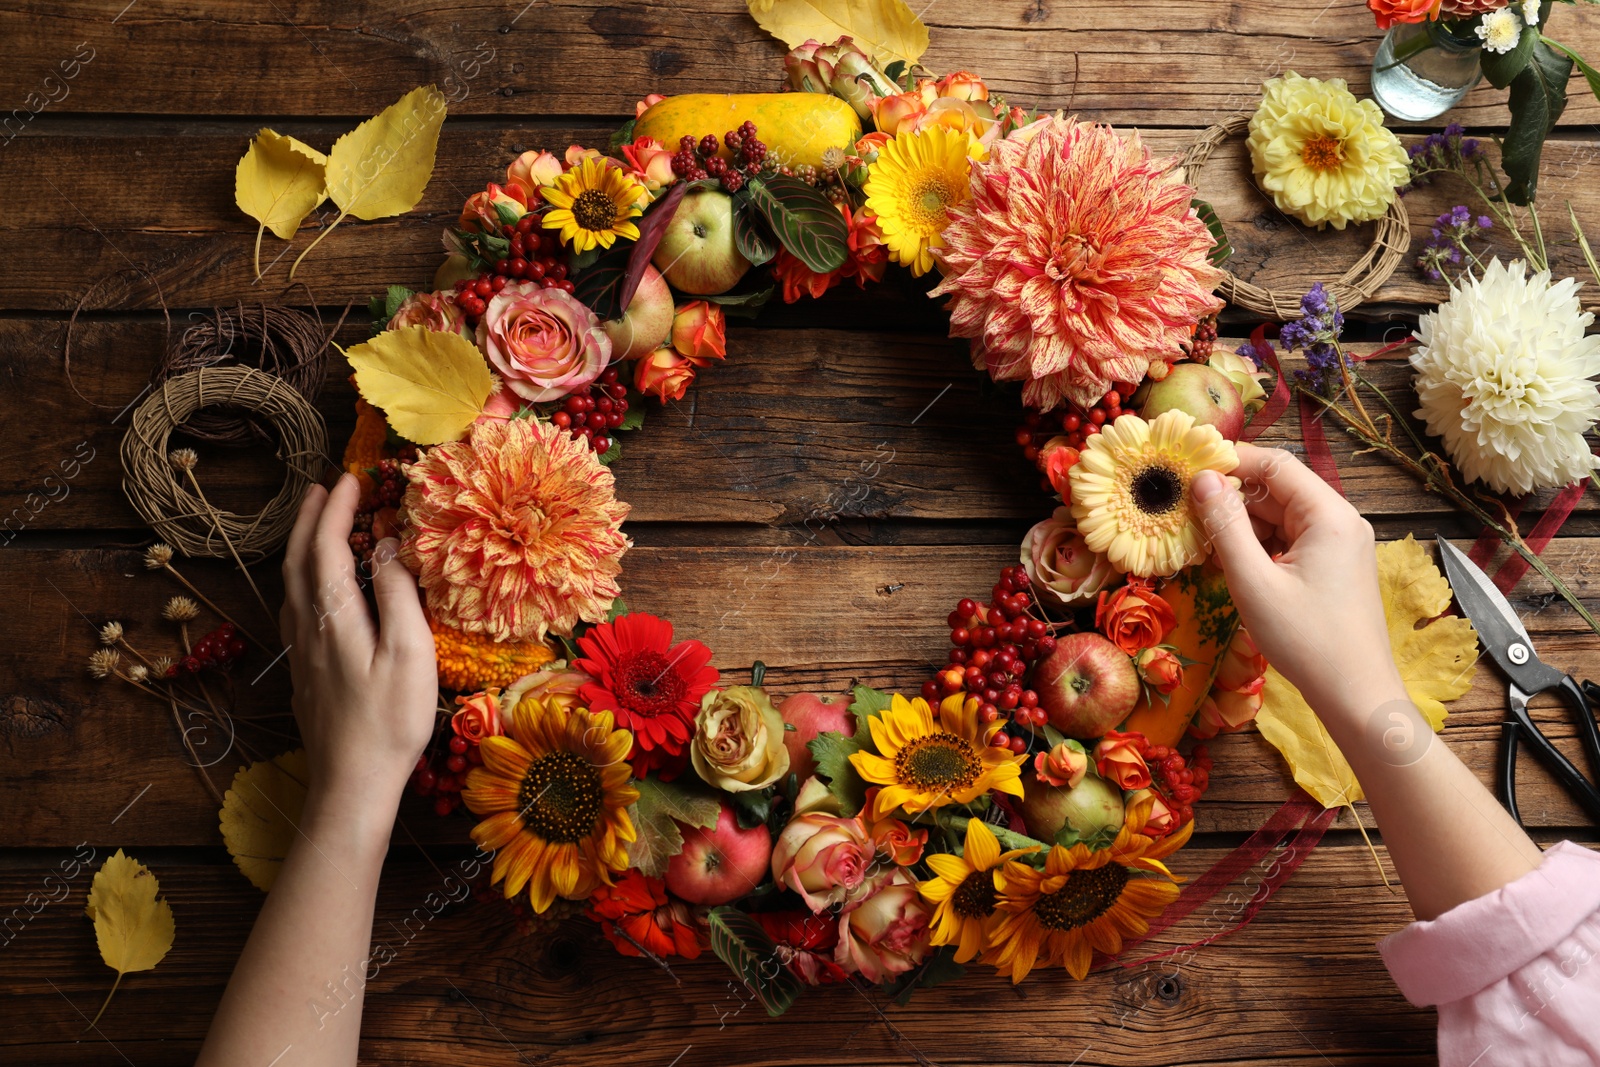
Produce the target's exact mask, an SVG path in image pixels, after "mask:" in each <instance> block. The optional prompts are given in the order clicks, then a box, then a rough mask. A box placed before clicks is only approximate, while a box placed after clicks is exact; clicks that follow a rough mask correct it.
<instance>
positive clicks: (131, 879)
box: [84, 848, 175, 1028]
mask: <svg viewBox="0 0 1600 1067" xmlns="http://www.w3.org/2000/svg"><path fill="white" fill-rule="evenodd" d="M160 890H161V886H160V884H159V883H157V882H156V876H155V875H153V874H151V873H150V869H149V868H148V867H146V866H145V865H144V864H142V863H140V862H139V861H138V860H136V859H134V858H133V857H132V856H126V855H123V852H122V850H121V849H120V848H119V849H117V852H116V855H114V856H112V857H110V858H109V859H107V860H106V861H105V863H103V864H101V865H100V869H99V870H98V871H96V872H95V875H94V881H93V882H92V883H91V884H90V886H89V903H88V906H87V907H86V908H84V912H85V914H87V915H88V916H89V918H90V919H92V920H93V921H94V937H95V940H96V941H97V942H98V943H99V945H100V958H101V959H102V960H105V963H106V966H107V967H110V968H111V969H112V970H114V971H116V972H117V980H116V981H115V982H113V983H112V984H111V993H107V994H106V1001H105V1004H102V1005H100V1011H99V1012H97V1013H96V1014H95V1017H94V1022H91V1023H90V1024H89V1026H90V1027H91V1028H92V1027H93V1026H94V1024H95V1023H97V1022H99V1021H100V1016H101V1015H103V1014H105V1010H106V1004H110V1003H111V994H112V993H115V992H116V991H117V986H118V985H121V984H122V976H123V975H125V974H130V973H132V972H134V971H148V970H150V969H151V968H152V967H154V966H155V965H156V964H158V963H160V962H161V961H162V959H163V958H164V957H165V956H166V954H167V951H168V950H169V949H171V948H172V938H173V935H174V933H175V927H174V925H173V922H172V908H171V907H170V906H169V905H168V904H167V902H166V901H165V900H159V899H157V897H156V894H157V893H158V892H160Z"/></svg>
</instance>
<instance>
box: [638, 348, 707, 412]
mask: <svg viewBox="0 0 1600 1067" xmlns="http://www.w3.org/2000/svg"><path fill="white" fill-rule="evenodd" d="M692 381H694V363H692V362H691V361H690V360H689V359H688V358H687V357H685V356H680V355H678V353H677V352H675V351H673V350H672V349H671V348H658V349H656V350H655V351H654V352H651V353H650V354H649V355H647V356H644V357H643V358H641V359H639V360H637V361H635V363H634V368H633V387H634V388H635V389H637V390H639V392H641V393H648V394H650V395H651V396H653V397H655V398H656V399H657V400H660V401H661V402H662V403H665V402H666V401H668V400H682V399H683V394H684V393H687V392H688V391H689V383H690V382H692Z"/></svg>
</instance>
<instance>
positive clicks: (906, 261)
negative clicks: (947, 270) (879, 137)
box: [862, 126, 970, 278]
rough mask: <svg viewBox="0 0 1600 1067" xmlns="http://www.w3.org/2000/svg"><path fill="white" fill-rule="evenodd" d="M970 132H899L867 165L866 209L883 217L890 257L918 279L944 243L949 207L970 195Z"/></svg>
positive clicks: (880, 223) (880, 224) (940, 129)
mask: <svg viewBox="0 0 1600 1067" xmlns="http://www.w3.org/2000/svg"><path fill="white" fill-rule="evenodd" d="M969 165H970V161H969V160H968V158H967V135H966V134H964V133H961V132H960V131H958V130H952V129H949V128H948V127H942V126H941V127H934V128H931V129H926V130H923V131H921V132H920V133H897V134H895V136H894V138H893V139H892V140H890V141H888V142H887V143H885V144H884V146H883V148H882V149H881V150H880V151H879V152H878V158H877V159H876V160H874V161H873V162H872V165H871V166H869V167H868V168H867V184H866V185H865V186H863V187H862V191H863V192H865V193H866V194H867V210H868V211H869V212H870V213H872V214H874V215H876V216H877V217H878V229H880V230H882V231H883V240H884V244H886V245H888V246H889V258H890V259H892V260H894V261H895V262H896V263H899V264H901V265H903V266H907V267H910V268H911V273H912V274H913V275H916V276H917V277H919V278H920V277H921V276H922V275H924V274H926V273H928V269H929V268H930V267H932V266H933V250H934V249H935V248H943V247H944V238H943V237H942V236H940V235H941V234H942V233H943V232H944V228H945V225H946V224H947V223H948V222H949V221H950V218H949V216H948V215H946V214H945V209H946V208H947V207H951V206H954V205H956V204H960V203H964V202H965V201H966V199H967V197H968V195H969V191H970V186H969V184H968V183H969V175H968V169H969Z"/></svg>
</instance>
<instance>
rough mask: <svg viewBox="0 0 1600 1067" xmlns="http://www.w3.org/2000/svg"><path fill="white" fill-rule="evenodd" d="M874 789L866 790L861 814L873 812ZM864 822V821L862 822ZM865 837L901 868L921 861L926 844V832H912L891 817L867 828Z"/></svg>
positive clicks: (909, 828)
mask: <svg viewBox="0 0 1600 1067" xmlns="http://www.w3.org/2000/svg"><path fill="white" fill-rule="evenodd" d="M875 793H877V790H876V789H869V790H867V801H866V803H865V804H864V805H862V808H861V810H862V812H863V813H866V812H869V811H872V810H873V803H872V801H873V795H874V794H875ZM863 821H864V820H863ZM867 836H869V837H871V838H872V843H873V845H874V846H875V847H876V848H877V850H878V851H879V852H881V853H883V854H884V855H886V856H888V857H890V858H891V859H893V860H894V862H895V864H896V865H898V866H901V867H910V866H911V865H912V864H914V863H916V862H917V861H919V860H921V859H922V850H923V848H924V846H926V845H927V843H928V831H927V830H912V829H911V827H909V826H907V825H906V824H905V823H903V822H901V821H900V820H899V819H896V818H893V817H885V818H882V819H879V820H878V821H877V822H874V823H872V824H871V825H870V826H868V827H867Z"/></svg>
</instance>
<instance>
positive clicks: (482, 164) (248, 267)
mask: <svg viewBox="0 0 1600 1067" xmlns="http://www.w3.org/2000/svg"><path fill="white" fill-rule="evenodd" d="M141 6H142V3H141ZM536 10H537V9H536ZM1578 14H1580V15H1588V16H1589V17H1591V18H1593V19H1595V20H1596V21H1597V22H1600V12H1587V11H1585V12H1578ZM1597 51H1600V49H1597ZM1574 93H1576V88H1575V89H1574ZM1086 115H1088V116H1090V117H1097V118H1106V117H1107V116H1104V115H1099V114H1097V113H1095V112H1092V111H1090V112H1086ZM1203 121H1204V120H1203ZM260 125H261V124H260V123H244V122H225V123H212V122H207V123H191V122H183V123H179V122H168V121H148V120H141V121H131V122H130V121H120V120H118V121H108V120H102V119H88V120H82V121H79V120H72V121H64V122H60V121H54V120H52V117H51V116H50V115H49V114H46V115H44V116H41V118H40V119H39V120H38V121H37V122H36V123H34V124H33V125H32V126H30V128H29V132H28V133H27V134H26V135H24V136H22V137H19V138H18V139H17V140H15V141H14V142H13V143H11V144H10V145H7V146H5V147H4V148H3V149H0V182H4V183H5V185H6V187H7V188H8V190H10V191H11V194H12V196H13V197H14V198H15V199H14V201H13V206H11V207H10V208H8V210H7V212H6V213H5V215H4V217H0V235H3V238H0V239H4V240H5V241H7V242H8V243H10V242H15V244H16V247H19V248H33V247H48V248H50V249H51V254H50V255H49V256H47V257H40V256H37V255H26V256H7V257H0V309H36V308H44V309H51V310H71V309H72V308H73V307H75V306H76V305H77V304H78V302H79V301H80V300H83V301H84V306H86V307H88V308H91V309H122V310H126V309H145V310H153V309H157V308H159V307H160V305H161V300H162V299H164V300H165V301H166V303H167V305H168V306H170V307H172V308H175V309H180V310H179V311H178V317H179V319H180V320H181V319H182V318H183V316H184V314H185V313H184V311H183V310H181V309H186V308H197V307H207V306H210V305H212V304H214V303H233V302H235V301H238V300H241V299H244V300H262V299H268V300H285V301H289V302H293V303H296V304H305V303H307V302H308V301H312V300H314V301H317V302H320V303H321V304H323V305H324V306H326V307H330V308H331V307H335V306H337V307H343V305H344V304H345V303H346V301H348V300H352V299H353V300H355V301H356V302H357V304H358V306H362V307H364V306H365V305H366V302H367V300H368V298H369V297H371V296H372V295H373V294H374V293H380V292H382V291H383V290H384V287H385V286H388V285H390V284H400V285H406V286H410V287H413V288H418V287H422V288H426V287H430V286H431V280H432V278H433V272H434V269H435V268H436V267H437V266H438V264H439V262H440V260H441V259H442V258H443V252H442V250H441V247H440V243H439V233H440V230H441V229H442V228H443V227H444V226H446V225H448V224H451V223H453V222H454V220H455V219H456V218H457V216H458V215H459V214H460V211H461V204H462V201H463V200H465V199H466V197H467V196H468V195H470V194H471V193H474V192H477V191H479V190H481V189H482V188H483V185H484V183H485V182H487V181H502V180H504V174H505V166H506V164H507V163H508V162H510V160H511V159H513V158H515V156H516V154H517V153H519V152H521V151H523V150H524V149H526V148H537V147H549V148H554V149H556V150H558V151H559V150H561V149H562V148H564V147H565V146H566V145H567V144H569V143H572V142H573V141H582V142H583V143H586V144H600V145H604V144H605V143H606V139H607V137H608V136H609V133H610V128H611V127H610V126H606V125H601V124H590V125H568V124H562V123H547V122H529V123H526V124H521V123H513V124H511V125H505V124H502V122H500V121H485V120H477V119H472V120H465V121H457V120H450V121H448V122H447V123H446V125H445V129H444V133H443V134H442V136H441V138H440V142H439V151H438V157H437V162H436V165H435V169H434V173H433V178H432V181H431V182H430V183H429V185H428V188H427V192H426V193H425V195H424V197H423V199H422V202H421V204H419V205H418V207H417V208H416V209H415V210H414V211H412V212H410V213H408V214H406V215H404V216H401V217H399V218H396V219H386V220H381V221H377V222H355V221H346V222H344V223H342V224H341V225H340V227H339V230H338V232H336V233H334V234H332V235H330V236H329V237H328V239H327V240H325V241H323V242H322V244H320V245H318V247H317V249H316V251H315V252H313V253H312V254H311V255H310V256H308V257H307V258H306V260H305V262H304V263H303V264H302V266H301V268H300V272H299V273H298V274H297V275H296V278H297V280H299V281H300V282H303V283H305V285H306V286H307V287H308V288H304V289H303V288H295V289H291V290H288V291H285V286H286V284H287V282H286V279H287V275H288V270H289V266H290V264H291V263H293V262H294V259H295V257H296V256H298V255H299V254H300V252H301V251H302V250H303V249H304V248H305V247H306V246H307V245H309V244H310V243H311V241H312V240H313V239H314V238H315V237H316V233H315V231H316V229H317V227H318V226H321V225H327V224H329V223H331V222H332V220H333V218H334V217H335V215H336V212H334V211H333V210H332V208H331V205H325V206H324V209H323V211H322V213H321V214H314V215H312V216H311V217H310V218H309V219H308V220H307V221H306V223H305V224H304V226H303V228H302V230H301V232H300V233H299V234H297V235H296V237H295V239H294V241H293V242H289V243H285V242H281V241H278V240H277V239H276V238H274V237H272V236H271V235H268V236H267V237H266V239H265V241H264V243H263V246H262V265H263V270H264V279H263V281H262V282H260V283H256V282H255V280H254V268H253V266H252V262H253V248H254V243H255V226H254V224H253V223H252V221H251V220H250V219H249V218H247V217H246V216H245V215H244V214H243V213H242V212H240V211H239V209H238V208H237V207H236V206H235V205H234V199H233V171H234V167H235V165H236V164H237V162H238V160H239V157H240V156H241V155H242V154H243V153H244V150H245V148H246V147H247V145H248V144H249V140H250V137H251V136H252V135H254V133H255V132H256V130H257V128H258V127H259V126H260ZM276 127H277V128H279V129H280V131H281V132H283V133H288V134H293V135H294V136H297V137H300V138H301V139H303V140H305V141H307V142H308V143H310V144H313V145H316V146H319V147H322V148H327V147H328V146H329V145H330V144H331V143H332V142H333V140H334V139H335V138H336V137H337V136H338V135H339V134H340V133H341V132H343V129H344V127H341V126H339V125H337V124H333V123H329V122H326V121H314V122H310V121H291V122H278V123H276ZM1197 133H1198V128H1189V129H1153V130H1147V131H1145V134H1144V139H1145V141H1146V142H1147V143H1148V144H1149V145H1150V146H1151V148H1152V149H1153V150H1154V151H1156V152H1159V153H1163V154H1172V155H1176V154H1178V153H1181V152H1182V151H1183V150H1184V149H1185V148H1187V147H1188V146H1189V145H1190V144H1191V143H1192V142H1193V141H1194V139H1195V136H1196V135H1197ZM1572 136H1573V137H1574V138H1576V137H1578V135H1577V134H1573V135H1572ZM180 146H181V147H180ZM1490 151H1491V152H1493V148H1492V147H1491V148H1490ZM1597 153H1600V143H1597V142H1595V141H1594V140H1592V139H1570V140H1568V139H1561V138H1553V139H1552V140H1551V141H1550V142H1549V144H1548V145H1547V146H1546V150H1545V163H1544V169H1543V172H1542V179H1541V185H1540V190H1541V202H1544V203H1550V204H1556V205H1561V204H1564V203H1566V202H1567V201H1569V200H1570V201H1571V202H1572V203H1573V206H1574V208H1575V210H1576V211H1577V213H1578V218H1579V220H1580V222H1581V223H1582V224H1583V225H1584V226H1585V227H1586V228H1587V230H1588V232H1589V233H1591V234H1595V233H1600V188H1596V186H1595V184H1594V183H1593V182H1592V181H1589V180H1586V175H1587V169H1586V168H1587V167H1588V166H1589V165H1591V164H1592V163H1593V161H1594V160H1595V159H1596V157H1597ZM107 160H115V166H110V167H108V166H107V165H106V162H107ZM67 175H70V176H71V177H70V178H67V177H64V176H67ZM174 175H184V176H191V177H189V178H188V179H186V180H187V181H188V184H186V185H185V186H184V187H183V192H182V195H174V186H173V180H174ZM1199 189H1200V192H1201V195H1203V196H1204V197H1206V198H1208V199H1209V200H1211V201H1212V202H1213V203H1214V204H1215V206H1216V208H1217V211H1218V213H1219V216H1220V217H1221V218H1222V220H1223V222H1224V224H1225V226H1226V228H1227V231H1228V235H1229V239H1230V240H1231V241H1232V242H1233V245H1234V248H1235V254H1234V257H1233V259H1232V261H1231V262H1230V268H1231V269H1232V270H1234V271H1235V272H1237V273H1238V274H1239V275H1240V276H1241V277H1244V278H1246V279H1247V280H1250V281H1253V282H1255V283H1256V284H1258V285H1262V286H1265V287H1267V288H1272V289H1279V288H1281V289H1289V290H1293V291H1297V292H1298V291H1303V290H1304V289H1306V288H1307V287H1308V286H1309V285H1310V283H1311V282H1312V281H1315V280H1317V279H1329V278H1335V277H1338V276H1339V275H1341V274H1342V273H1343V272H1344V271H1345V270H1346V269H1347V268H1348V266H1349V265H1350V264H1351V263H1353V262H1355V261H1356V260H1357V259H1358V258H1360V256H1361V255H1362V254H1363V253H1364V252H1365V251H1366V248H1367V246H1368V244H1370V242H1371V240H1372V232H1371V231H1372V227H1370V226H1352V227H1348V228H1347V229H1346V230H1344V231H1342V232H1341V231H1334V230H1331V229H1330V230H1327V231H1325V232H1320V233H1319V232H1316V231H1312V230H1307V229H1305V228H1304V227H1302V226H1300V225H1299V224H1298V223H1295V222H1292V221H1291V220H1289V219H1288V218H1287V217H1286V216H1284V215H1283V214H1282V213H1280V212H1278V211H1277V210H1276V209H1274V208H1273V207H1272V205H1271V203H1270V201H1268V200H1267V199H1266V198H1265V197H1264V196H1263V195H1262V194H1261V193H1260V191H1259V190H1258V189H1256V187H1255V185H1254V182H1253V180H1252V178H1251V175H1250V167H1249V161H1248V158H1247V154H1246V152H1245V148H1244V142H1243V139H1242V138H1239V139H1233V140H1229V141H1227V142H1225V143H1224V144H1223V145H1222V146H1220V147H1219V148H1218V149H1217V151H1216V152H1215V153H1214V154H1213V156H1212V158H1211V160H1210V162H1208V163H1207V164H1206V166H1205V168H1204V169H1203V170H1202V172H1201V175H1200V179H1199ZM1470 195H1471V193H1470V190H1468V189H1467V188H1466V187H1465V186H1463V185H1461V184H1460V183H1457V182H1455V181H1453V180H1451V181H1440V182H1439V183H1438V184H1435V185H1432V186H1427V187H1424V188H1421V189H1418V190H1415V191H1413V192H1412V193H1409V194H1408V195H1407V198H1406V203H1407V205H1408V210H1409V211H1410V217H1411V225H1412V234H1413V244H1414V245H1415V246H1417V247H1420V245H1421V242H1422V240H1423V239H1425V238H1426V237H1427V235H1428V229H1429V227H1430V226H1431V225H1432V222H1433V219H1434V218H1435V216H1437V215H1439V214H1440V213H1441V212H1444V211H1447V210H1448V209H1449V208H1450V207H1451V206H1452V205H1454V204H1457V203H1462V202H1464V201H1467V200H1468V199H1469V197H1470ZM1547 215H1548V216H1549V217H1548V218H1547V219H1546V225H1547V226H1548V227H1549V233H1548V236H1549V238H1550V243H1551V256H1552V262H1553V264H1554V267H1555V269H1556V271H1557V272H1558V273H1559V274H1571V275H1578V276H1580V277H1581V276H1584V274H1585V267H1584V265H1583V260H1582V255H1581V253H1580V252H1579V250H1578V249H1577V246H1576V245H1575V244H1574V243H1573V242H1572V241H1571V240H1570V239H1569V237H1568V231H1569V229H1570V227H1569V226H1568V224H1567V222H1566V215H1565V211H1564V210H1562V211H1558V212H1547ZM1490 246H1491V248H1492V250H1493V251H1494V252H1496V253H1499V254H1501V255H1506V256H1509V255H1510V254H1512V253H1513V251H1514V243H1513V242H1512V241H1511V240H1510V239H1509V238H1507V237H1505V236H1504V235H1502V234H1496V235H1494V236H1493V238H1492V240H1491V242H1490ZM132 268H138V269H139V271H141V272H144V273H135V272H134V271H133V270H132ZM930 286H931V282H930V283H927V284H923V283H918V282H915V281H913V280H912V279H911V278H910V277H909V275H908V274H907V273H906V272H905V271H903V270H900V269H898V268H896V269H894V270H891V271H890V272H889V274H888V277H887V279H886V281H885V283H884V284H882V285H877V286H874V287H873V288H872V289H871V290H869V291H868V292H866V293H862V292H861V291H859V290H858V289H857V288H856V287H855V286H846V287H842V288H840V289H835V290H834V291H832V292H831V293H829V294H828V295H827V296H826V297H825V298H824V300H823V302H822V303H821V304H820V305H813V304H812V303H810V302H809V301H808V302H805V303H802V304H800V305H797V306H796V307H794V308H785V307H783V306H781V305H779V306H777V307H768V308H767V309H766V311H765V312H764V314H763V320H764V321H765V322H766V323H768V324H778V325H807V324H814V323H816V322H817V321H819V320H818V316H819V315H822V316H826V320H825V321H829V322H834V323H837V324H838V325H840V326H843V327H846V328H850V329H855V330H870V329H879V330H885V329H888V330H913V331H916V332H920V333H936V334H942V333H944V332H945V328H946V324H947V319H946V317H945V315H944V313H943V312H941V311H939V310H938V308H937V307H936V306H935V305H934V304H933V303H932V302H931V301H929V300H927V298H926V296H925V295H924V294H925V293H926V290H927V289H928V288H929V287H930ZM1593 289H1594V287H1593V286H1590V287H1587V288H1586V291H1585V294H1584V295H1585V299H1586V300H1587V301H1588V302H1589V303H1590V305H1591V306H1600V293H1596V292H1593V291H1589V290H1593ZM1445 295H1446V289H1445V287H1444V286H1443V285H1441V284H1438V283H1432V282H1428V281H1426V280H1425V279H1423V278H1422V277H1421V275H1420V274H1418V272H1417V270H1416V268H1415V267H1414V266H1413V265H1412V263H1411V259H1410V257H1407V259H1406V260H1405V262H1403V263H1402V264H1401V266H1400V267H1399V269H1398V270H1396V272H1395V273H1394V275H1393V276H1391V278H1390V279H1389V281H1387V282H1386V283H1385V284H1384V285H1383V286H1382V287H1381V288H1380V289H1379V290H1378V292H1377V293H1376V294H1375V296H1374V298H1373V301H1372V303H1371V304H1370V305H1369V306H1367V307H1366V308H1365V309H1362V308H1358V309H1356V311H1355V314H1356V315H1357V316H1358V317H1360V316H1362V315H1366V316H1368V317H1372V318H1377V319H1379V320H1382V319H1383V318H1384V317H1385V316H1386V315H1387V314H1389V313H1390V312H1391V311H1393V310H1395V309H1405V310H1409V311H1410V313H1411V314H1415V313H1416V310H1417V309H1416V307H1415V306H1416V305H1430V304H1435V303H1437V302H1438V301H1440V300H1441V299H1443V298H1444V296H1445ZM336 314H337V313H336V312H335V315H336ZM840 316H842V318H840ZM730 353H731V354H733V360H732V361H737V360H738V359H739V358H740V356H741V355H745V356H746V358H748V355H747V353H742V352H740V350H738V349H731V350H730Z"/></svg>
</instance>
